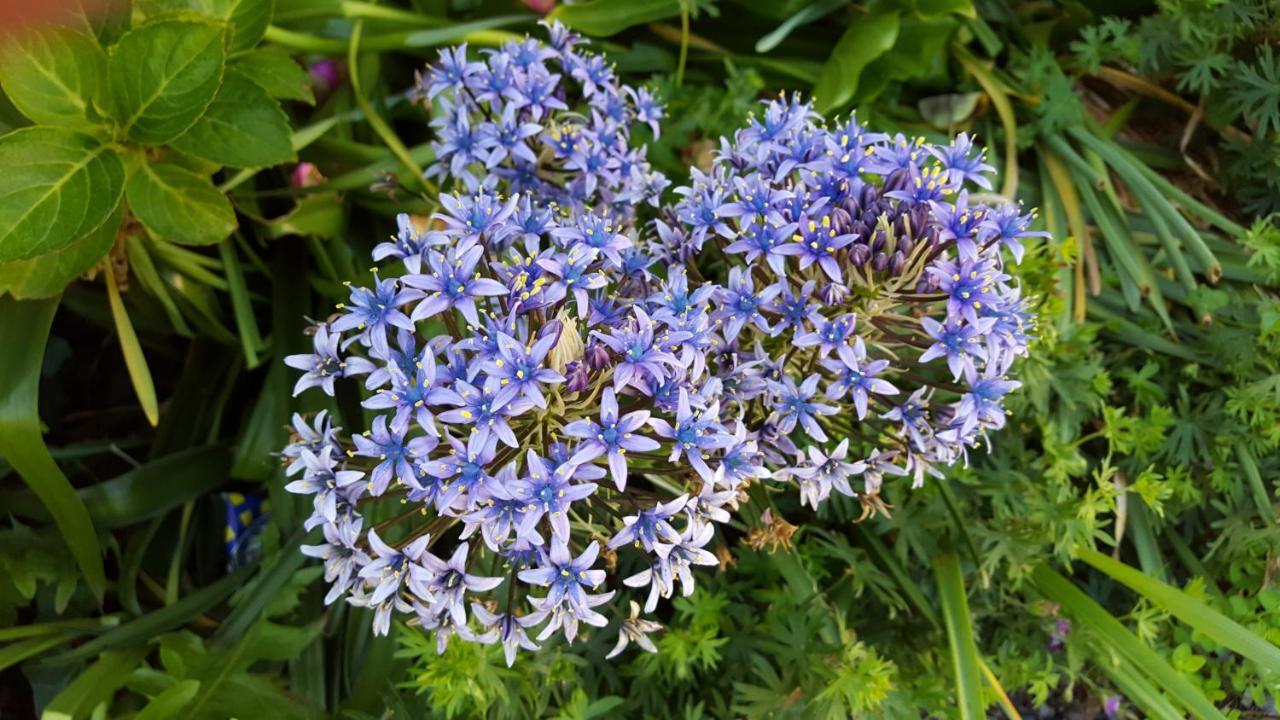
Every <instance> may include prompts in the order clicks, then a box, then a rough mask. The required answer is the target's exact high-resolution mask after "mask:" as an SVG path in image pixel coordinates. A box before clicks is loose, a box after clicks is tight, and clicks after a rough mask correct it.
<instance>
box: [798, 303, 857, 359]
mask: <svg viewBox="0 0 1280 720" xmlns="http://www.w3.org/2000/svg"><path fill="white" fill-rule="evenodd" d="M856 321H857V317H856V316H855V315H854V314H853V313H847V314H845V315H840V316H838V317H834V318H832V319H830V320H827V319H826V318H823V317H822V316H821V315H816V316H815V317H813V324H814V327H815V329H814V330H813V331H811V332H807V333H797V334H796V338H795V340H793V341H792V343H791V344H792V345H794V346H796V347H813V346H815V345H816V346H817V347H818V350H819V352H820V353H821V355H822V357H826V356H827V355H828V354H829V353H831V352H832V351H833V350H834V351H839V350H840V349H841V348H846V347H849V344H848V341H849V336H850V335H851V334H852V333H853V328H854V324H855V323H856ZM857 342H858V343H859V344H861V343H862V338H857Z"/></svg>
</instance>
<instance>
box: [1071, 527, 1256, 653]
mask: <svg viewBox="0 0 1280 720" xmlns="http://www.w3.org/2000/svg"><path fill="white" fill-rule="evenodd" d="M1080 559H1081V560H1083V561H1085V562H1086V563H1088V564H1090V565H1092V566H1093V567H1094V568H1096V569H1098V570H1100V571H1102V572H1104V573H1106V574H1107V575H1109V576H1111V577H1112V578H1113V579H1114V580H1116V581H1118V582H1120V583H1123V584H1124V585H1126V586H1128V587H1129V589H1130V590H1133V591H1134V592H1136V593H1138V594H1140V595H1142V596H1143V597H1145V598H1147V599H1148V600H1150V601H1151V602H1153V603H1155V604H1156V605H1158V606H1160V607H1162V608H1164V609H1165V610H1167V611H1168V612H1169V613H1171V614H1172V615H1173V616H1174V617H1176V618H1178V619H1179V620H1181V621H1182V622H1184V623H1186V624H1188V625H1190V626H1191V627H1193V628H1195V629H1196V630H1198V631H1200V632H1202V633H1204V634H1205V636H1206V637H1208V638H1209V639H1211V640H1213V641H1214V642H1216V643H1218V644H1220V645H1223V646H1225V647H1227V648H1229V649H1231V650H1232V651H1233V652H1236V653H1239V654H1241V655H1243V656H1244V657H1246V658H1249V659H1250V660H1252V661H1253V662H1255V663H1257V664H1258V665H1259V666H1260V667H1263V668H1266V669H1268V670H1270V671H1271V672H1276V673H1280V648H1277V647H1276V646H1275V645H1272V644H1271V643H1269V642H1267V641H1266V640H1265V639H1263V638H1261V637H1258V636H1257V635H1256V634H1254V633H1252V632H1250V631H1249V630H1248V629H1247V628H1245V627H1243V626H1242V625H1240V624H1239V623H1237V622H1236V621H1234V620H1232V619H1231V618H1229V617H1227V616H1226V615H1223V614H1222V613H1220V612H1218V611H1217V610H1214V609H1213V608H1211V607H1209V606H1208V605H1207V604H1206V603H1204V602H1203V601H1201V600H1198V599H1196V598H1194V597H1192V596H1190V595H1188V594H1186V593H1185V592H1183V591H1181V590H1179V589H1178V588H1176V587H1173V586H1172V585H1166V584H1164V583H1162V582H1160V581H1159V580H1154V579H1152V578H1149V577H1147V576H1146V575H1144V574H1143V573H1141V572H1140V571H1138V570H1135V569H1134V568H1131V567H1129V566H1128V565H1126V564H1124V563H1122V562H1120V561H1118V560H1113V559H1111V558H1110V557H1107V556H1106V555H1103V554H1102V553H1100V552H1097V551H1096V550H1081V551H1080Z"/></svg>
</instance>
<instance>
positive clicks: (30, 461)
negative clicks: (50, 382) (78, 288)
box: [0, 297, 106, 599]
mask: <svg viewBox="0 0 1280 720" xmlns="http://www.w3.org/2000/svg"><path fill="white" fill-rule="evenodd" d="M57 309H58V300H57V299H56V298H54V299H49V300H39V301H34V300H28V301H25V302H20V301H17V300H12V299H10V298H6V297H0V347H4V348H6V350H5V352H2V353H0V377H3V378H5V380H4V382H2V383H0V455H3V456H4V459H5V460H7V461H8V462H9V464H10V465H12V466H13V468H14V469H15V470H17V471H18V474H19V475H21V476H22V479H23V480H25V481H26V483H27V485H28V486H30V487H31V489H32V491H34V492H35V494H36V495H37V496H39V497H40V501H41V502H43V503H44V505H45V507H46V508H48V509H49V514H50V515H52V516H53V518H54V521H55V522H56V523H57V525H58V530H59V531H60V532H61V533H62V537H63V540H65V541H66V543H67V546H68V547H69V548H70V549H71V553H72V555H74V556H75V558H76V563H77V564H78V565H79V566H80V570H81V572H83V573H84V578H85V582H86V583H88V585H89V589H90V590H92V591H93V593H94V595H96V596H97V597H98V598H99V599H101V598H102V594H103V591H104V590H105V589H106V576H105V573H104V571H103V568H102V548H101V546H100V545H99V544H98V536H97V534H96V533H95V532H94V529H93V523H92V521H91V520H90V519H89V511H88V510H87V509H85V506H84V503H83V502H81V500H80V498H79V496H77V495H76V493H75V490H73V489H72V487H71V483H70V482H69V481H68V480H67V477H66V476H65V475H63V474H62V470H60V469H59V468H58V465H57V464H56V463H54V461H53V458H51V457H50V456H49V449H48V448H47V447H46V446H45V444H44V438H43V437H42V436H41V433H40V418H39V416H38V415H37V410H36V405H37V394H38V391H39V385H40V368H41V366H42V364H43V360H44V348H45V342H46V340H47V339H48V337H49V327H50V325H52V323H53V315H54V313H55V312H56V311H57Z"/></svg>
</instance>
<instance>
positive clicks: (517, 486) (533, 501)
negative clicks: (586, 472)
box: [511, 450, 597, 543]
mask: <svg viewBox="0 0 1280 720" xmlns="http://www.w3.org/2000/svg"><path fill="white" fill-rule="evenodd" d="M566 469H567V468H566V467H565V466H561V467H558V468H554V469H553V468H551V467H549V466H548V465H547V464H546V463H545V462H544V461H543V459H542V458H541V457H539V456H538V454H537V453H535V452H534V451H532V450H530V451H529V452H528V455H527V456H526V460H525V473H526V475H525V477H523V478H521V479H520V480H517V481H516V482H515V483H513V484H512V486H511V491H512V494H514V495H515V497H516V499H517V500H519V501H521V502H523V503H525V508H524V517H523V518H522V519H521V521H520V526H519V530H518V533H519V534H520V535H522V536H527V535H529V534H530V533H531V532H532V531H533V528H534V527H535V526H536V525H537V524H538V521H539V520H542V519H543V518H544V517H545V518H547V519H548V522H549V523H550V524H551V535H552V538H553V541H559V542H563V543H567V542H569V506H570V505H571V504H573V503H574V502H577V501H578V500H582V499H583V498H585V497H587V496H588V495H590V494H591V493H593V492H595V490H596V487H597V486H596V484H595V483H577V484H574V483H572V482H570V480H571V479H572V478H571V475H570V473H568V472H566ZM568 469H571V468H568Z"/></svg>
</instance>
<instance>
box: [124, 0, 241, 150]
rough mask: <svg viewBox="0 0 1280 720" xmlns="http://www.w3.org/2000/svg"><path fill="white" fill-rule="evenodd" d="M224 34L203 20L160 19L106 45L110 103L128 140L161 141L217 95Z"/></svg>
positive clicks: (192, 120) (183, 127)
mask: <svg viewBox="0 0 1280 720" xmlns="http://www.w3.org/2000/svg"><path fill="white" fill-rule="evenodd" d="M226 59H227V48H226V32H225V31H224V29H223V26H222V25H220V24H218V23H215V22H212V21H209V22H204V21H200V20H192V19H183V20H177V19H173V20H160V21H156V22H150V23H147V24H145V25H142V26H141V27H137V28H134V29H133V30H130V31H129V32H128V33H126V34H125V35H124V37H122V38H120V42H118V43H116V45H115V46H114V47H112V48H111V59H110V62H109V63H108V68H107V87H108V90H109V91H110V94H111V96H110V105H111V107H112V108H113V110H114V114H115V117H116V120H118V121H119V123H120V126H121V127H122V128H123V129H124V131H125V133H126V134H127V135H128V137H129V139H130V140H133V141H135V142H139V143H142V144H144V145H162V144H164V143H167V142H169V141H171V140H173V139H174V138H176V137H178V136H179V135H181V134H182V133H183V132H185V131H186V130H187V129H188V128H190V127H191V126H192V125H193V124H194V123H195V122H196V120H197V119H199V118H200V116H201V115H203V114H204V112H205V109H206V108H208V107H209V104H210V103H212V102H213V98H214V96H215V95H217V94H218V86H219V85H220V84H221V83H222V74H223V70H224V66H225V65H226Z"/></svg>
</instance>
